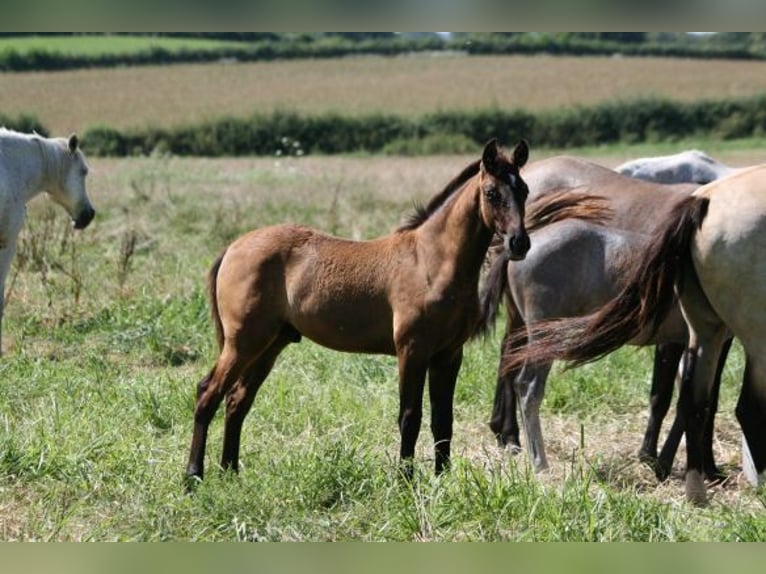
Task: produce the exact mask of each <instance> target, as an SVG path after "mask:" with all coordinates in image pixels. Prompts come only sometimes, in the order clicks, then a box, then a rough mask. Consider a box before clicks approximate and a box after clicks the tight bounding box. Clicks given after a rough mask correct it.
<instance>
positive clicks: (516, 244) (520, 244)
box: [503, 233, 531, 260]
mask: <svg viewBox="0 0 766 574" xmlns="http://www.w3.org/2000/svg"><path fill="white" fill-rule="evenodd" d="M503 246H504V247H505V252H506V253H508V255H509V257H510V258H511V259H516V260H519V259H524V257H525V256H526V254H527V252H528V251H529V248H530V246H531V244H530V241H529V235H527V234H526V233H525V234H524V235H514V236H513V237H511V236H510V235H509V236H506V238H505V241H504V242H503Z"/></svg>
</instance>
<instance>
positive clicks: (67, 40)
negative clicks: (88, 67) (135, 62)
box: [0, 36, 240, 56]
mask: <svg viewBox="0 0 766 574" xmlns="http://www.w3.org/2000/svg"><path fill="white" fill-rule="evenodd" d="M239 45H240V44H237V43H235V42H224V41H220V40H206V39H196V38H188V39H187V38H160V37H157V38H153V37H150V36H140V37H138V36H52V37H43V36H30V37H14V38H0V54H1V53H3V52H5V51H8V50H14V51H15V52H17V53H19V54H26V53H28V52H32V51H43V50H44V51H48V52H59V53H61V54H67V55H73V56H99V55H105V54H133V53H136V52H142V51H146V50H150V49H152V48H162V49H164V50H169V51H176V50H186V49H195V50H206V49H216V48H221V47H225V46H239Z"/></svg>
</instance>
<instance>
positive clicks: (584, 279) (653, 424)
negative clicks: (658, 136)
mask: <svg viewBox="0 0 766 574" xmlns="http://www.w3.org/2000/svg"><path fill="white" fill-rule="evenodd" d="M523 173H524V178H525V180H526V181H527V183H528V186H529V189H530V198H532V197H535V196H544V195H546V194H549V193H552V192H562V191H566V190H569V191H570V192H573V191H580V192H587V193H590V194H593V195H599V196H603V197H605V198H606V199H607V200H608V202H609V206H610V207H611V209H612V216H611V218H610V220H609V221H607V222H606V223H601V224H599V225H596V224H595V223H588V222H581V221H580V222H578V221H563V222H560V223H557V224H556V225H555V226H551V227H550V229H548V228H542V229H540V230H539V231H536V232H534V233H532V239H533V241H532V245H533V247H532V249H531V250H530V253H529V254H528V256H527V258H526V259H525V260H524V261H523V262H506V261H503V260H502V258H499V259H497V260H496V261H495V265H494V266H493V268H492V270H491V271H490V273H489V275H488V279H487V281H486V283H485V288H484V292H483V295H482V297H483V299H484V308H485V313H486V314H485V319H486V320H487V321H489V322H490V323H491V322H492V321H493V318H494V315H492V312H491V309H493V308H495V305H496V303H494V302H493V301H497V299H499V297H500V296H501V295H502V293H503V291H504V292H505V297H506V303H507V304H506V309H507V313H506V317H507V325H506V336H505V337H504V342H503V347H504V353H508V352H510V351H511V350H512V349H510V348H509V345H511V337H510V335H511V332H512V331H514V330H515V329H518V328H520V327H522V326H524V325H529V324H530V323H532V322H535V321H539V320H543V319H551V318H554V317H570V316H577V315H582V314H585V313H587V312H589V311H592V310H593V309H595V308H597V307H598V306H600V305H601V304H603V303H604V302H606V301H607V300H608V299H609V298H611V297H612V296H614V294H615V293H616V292H617V291H618V290H619V289H620V288H621V286H622V284H623V281H624V278H625V276H626V273H627V272H628V271H630V270H632V268H633V266H635V264H636V263H637V260H638V258H639V256H640V253H641V249H642V247H643V246H644V245H645V244H647V243H648V241H649V238H650V235H651V234H652V233H654V232H655V231H656V228H657V225H658V223H659V221H660V220H661V216H662V214H665V213H667V212H669V211H670V210H672V209H673V207H674V206H676V205H678V204H679V203H680V202H682V201H683V199H684V198H685V197H688V196H689V195H690V194H691V193H692V192H693V191H694V190H695V189H696V188H697V186H696V185H673V186H668V185H661V184H656V183H651V182H646V181H640V180H636V179H632V178H628V177H625V176H622V175H619V174H617V173H615V172H614V171H612V170H610V169H608V168H605V167H602V166H599V165H597V164H594V163H592V162H589V161H586V160H582V159H577V158H573V157H568V156H559V157H554V158H550V159H546V160H542V161H539V162H535V163H533V164H530V165H529V166H527V168H526V169H525V170H524V172H523ZM503 270H505V271H506V272H505V273H504V272H503ZM506 281H507V287H506ZM686 341H687V334H686V329H685V326H684V324H683V322H682V320H681V316H680V313H679V312H678V310H677V309H676V311H675V312H674V313H673V314H672V315H671V317H670V318H669V319H668V321H667V323H666V324H665V325H664V326H663V329H661V330H660V331H659V332H658V333H657V334H656V335H654V336H652V337H647V338H645V339H643V340H640V341H636V342H637V343H640V344H644V345H646V344H657V347H656V353H655V366H654V376H653V381H652V390H651V401H650V418H649V422H648V424H647V430H646V433H645V435H644V440H643V443H642V446H641V449H640V451H639V456H640V457H641V458H642V459H643V460H646V461H647V462H650V463H651V464H652V465H654V466H655V470H656V472H657V475H658V477H660V478H664V477H665V476H666V475H667V473H668V471H669V468H670V466H671V464H672V460H673V456H674V454H675V448H676V446H677V441H675V445H673V444H672V443H673V442H674V441H673V440H672V439H671V438H670V437H669V441H668V444H666V447H665V448H664V449H663V452H662V454H661V455H660V456H659V457H658V456H657V442H658V437H659V431H660V425H661V423H662V420H663V418H664V416H665V414H666V413H667V410H668V408H669V404H670V400H671V396H672V389H673V381H674V379H675V375H676V372H677V369H678V362H679V360H680V358H681V354H682V352H683V349H684V348H685V345H686ZM524 343H525V341H524V340H523V339H520V338H517V339H515V343H514V344H515V345H517V346H523V345H524ZM660 343H666V344H660ZM549 370H550V363H547V364H544V363H538V364H534V365H532V364H525V365H521V366H520V369H518V370H513V371H509V370H508V368H507V367H506V365H504V360H503V359H502V358H501V361H500V366H499V368H498V381H497V390H496V393H495V402H494V407H493V413H492V418H491V420H490V428H491V429H492V431H493V432H494V433H495V435H496V436H497V439H498V442H499V444H501V445H503V446H505V445H510V446H511V448H513V449H514V450H517V449H519V448H520V441H519V426H518V422H517V419H516V400H517V397H518V399H519V400H520V401H521V412H522V419H523V423H524V427H525V431H526V435H527V441H528V445H527V446H528V450H529V453H530V458H531V461H532V463H533V465H534V467H535V469H537V470H542V469H544V468H546V467H547V464H548V463H547V460H546V457H545V450H544V444H543V437H542V431H541V427H540V421H539V408H540V404H541V402H542V399H543V395H544V390H545V383H546V380H547V375H548V372H549ZM681 430H682V429H681ZM680 434H681V433H680V430H679V431H678V432H677V433H676V435H678V436H679V437H680ZM709 434H710V435H711V434H712V428H711V429H710V431H709ZM710 444H711V446H710V448H709V449H708V453H707V454H706V471H707V472H708V473H709V474H710V475H711V476H716V475H717V474H718V471H717V469H716V468H715V465H714V463H713V460H712V438H711V439H710Z"/></svg>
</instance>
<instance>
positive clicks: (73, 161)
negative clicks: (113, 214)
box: [0, 128, 96, 353]
mask: <svg viewBox="0 0 766 574" xmlns="http://www.w3.org/2000/svg"><path fill="white" fill-rule="evenodd" d="M87 174H88V164H87V163H86V161H85V156H84V155H83V153H82V151H81V150H80V149H79V142H78V139H77V136H76V135H72V136H71V137H69V139H66V138H44V137H41V136H39V135H37V134H32V135H28V134H21V133H18V132H14V131H11V130H7V129H4V128H0V335H1V334H2V315H3V307H4V302H5V278H6V276H7V275H8V270H9V269H10V266H11V260H12V259H13V254H14V252H15V251H16V240H17V237H18V234H19V231H21V228H22V226H23V225H24V218H25V216H26V204H27V202H28V201H29V200H30V199H32V198H33V197H35V196H36V195H38V194H39V193H41V192H42V191H47V192H48V195H49V196H50V197H51V199H53V200H54V201H55V202H56V203H58V204H60V205H61V206H62V207H64V209H66V210H67V212H68V213H69V215H70V216H71V217H72V224H73V225H74V227H75V229H84V228H85V227H87V226H88V224H89V223H90V222H91V220H92V219H93V216H94V215H95V213H96V212H95V211H94V210H93V206H92V205H91V203H90V199H89V198H88V194H87V193H86V191H85V176H86V175H87ZM1 342H2V340H1V339H0V353H2V345H1Z"/></svg>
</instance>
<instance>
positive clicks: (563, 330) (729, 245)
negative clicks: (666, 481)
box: [506, 165, 766, 503]
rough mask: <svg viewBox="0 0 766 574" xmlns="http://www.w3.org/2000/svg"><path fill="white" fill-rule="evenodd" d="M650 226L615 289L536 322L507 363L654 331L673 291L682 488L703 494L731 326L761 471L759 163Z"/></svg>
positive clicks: (592, 353) (698, 497) (575, 352)
mask: <svg viewBox="0 0 766 574" xmlns="http://www.w3.org/2000/svg"><path fill="white" fill-rule="evenodd" d="M658 230H659V231H658V233H657V235H656V236H655V237H654V238H653V239H652V240H651V242H650V243H649V245H648V246H647V248H646V250H645V252H644V253H643V254H642V256H641V257H640V261H639V263H638V265H636V266H635V267H634V270H633V273H632V274H631V276H630V277H628V280H627V281H626V282H625V287H624V289H623V290H622V291H620V293H619V294H618V295H617V296H616V297H615V298H613V299H611V300H610V301H609V302H607V303H606V304H605V305H604V306H603V307H601V308H600V309H599V310H598V311H597V312H595V313H593V314H591V315H588V316H585V317H576V318H569V319H559V320H553V321H548V322H542V323H537V324H535V325H534V327H533V328H532V329H533V336H532V337H530V341H528V343H527V344H526V345H524V346H523V347H519V348H515V349H512V350H511V352H510V354H509V355H508V356H507V357H506V360H507V363H506V364H507V367H508V368H509V369H515V368H520V367H522V366H523V365H524V364H525V363H527V362H532V363H538V362H544V361H552V360H565V361H569V363H570V364H571V365H578V364H582V363H584V362H588V361H592V360H595V359H597V358H600V357H603V356H604V355H606V354H608V353H610V352H612V351H613V350H615V349H617V348H619V347H620V346H622V345H624V344H627V343H629V342H631V341H635V339H636V337H641V336H645V335H644V334H645V333H647V332H649V333H652V332H656V330H657V329H658V328H659V326H660V325H662V323H663V321H664V320H665V318H666V317H667V315H668V313H669V312H670V310H671V309H672V307H673V306H674V304H675V300H676V299H675V297H676V293H677V294H678V298H679V299H680V304H681V309H682V312H683V315H684V318H685V321H686V323H687V326H688V329H689V333H690V336H689V347H688V350H687V352H686V359H685V360H686V368H685V371H684V376H683V379H682V384H681V391H680V397H679V401H678V409H679V416H680V417H681V418H682V421H683V427H684V429H685V432H686V439H687V440H686V446H687V449H686V452H687V461H686V495H687V499H688V500H689V501H691V502H694V503H704V502H705V501H706V499H707V492H706V489H705V484H704V482H703V480H702V475H703V458H704V456H703V452H702V451H703V446H702V443H703V434H704V428H705V426H706V424H707V421H708V419H709V417H710V410H711V403H712V397H711V394H712V389H713V386H714V378H715V375H716V372H717V369H718V365H719V359H720V354H721V351H722V348H723V345H724V343H725V341H726V339H727V337H729V336H730V334H733V335H734V336H735V337H737V338H738V339H739V340H740V341H741V343H742V346H743V348H744V351H745V356H746V367H745V376H744V381H743V387H742V391H741V393H740V398H739V401H738V403H737V408H736V415H737V419H738V420H739V422H740V425H741V427H742V431H743V433H744V436H745V439H746V441H747V444H748V445H749V447H750V451H751V453H752V458H753V464H754V467H755V472H756V473H757V474H758V475H760V476H761V478H763V477H764V475H766V443H765V442H764V441H763V440H762V437H763V436H764V434H766V281H764V277H766V257H764V253H766V165H764V166H757V167H753V168H749V169H746V170H743V171H739V172H737V173H735V174H734V175H731V176H728V177H726V178H723V179H720V180H717V181H715V182H713V183H711V184H708V185H706V186H705V187H703V188H700V189H699V190H698V191H697V192H695V193H694V195H693V196H691V197H686V198H684V199H683V201H682V202H680V203H679V204H678V205H677V206H676V207H675V208H674V209H672V210H671V211H670V212H669V213H667V214H666V215H665V217H664V218H663V220H662V221H661V222H660V223H659V226H658ZM523 336H524V337H527V336H528V334H527V333H525V334H524V335H523Z"/></svg>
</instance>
